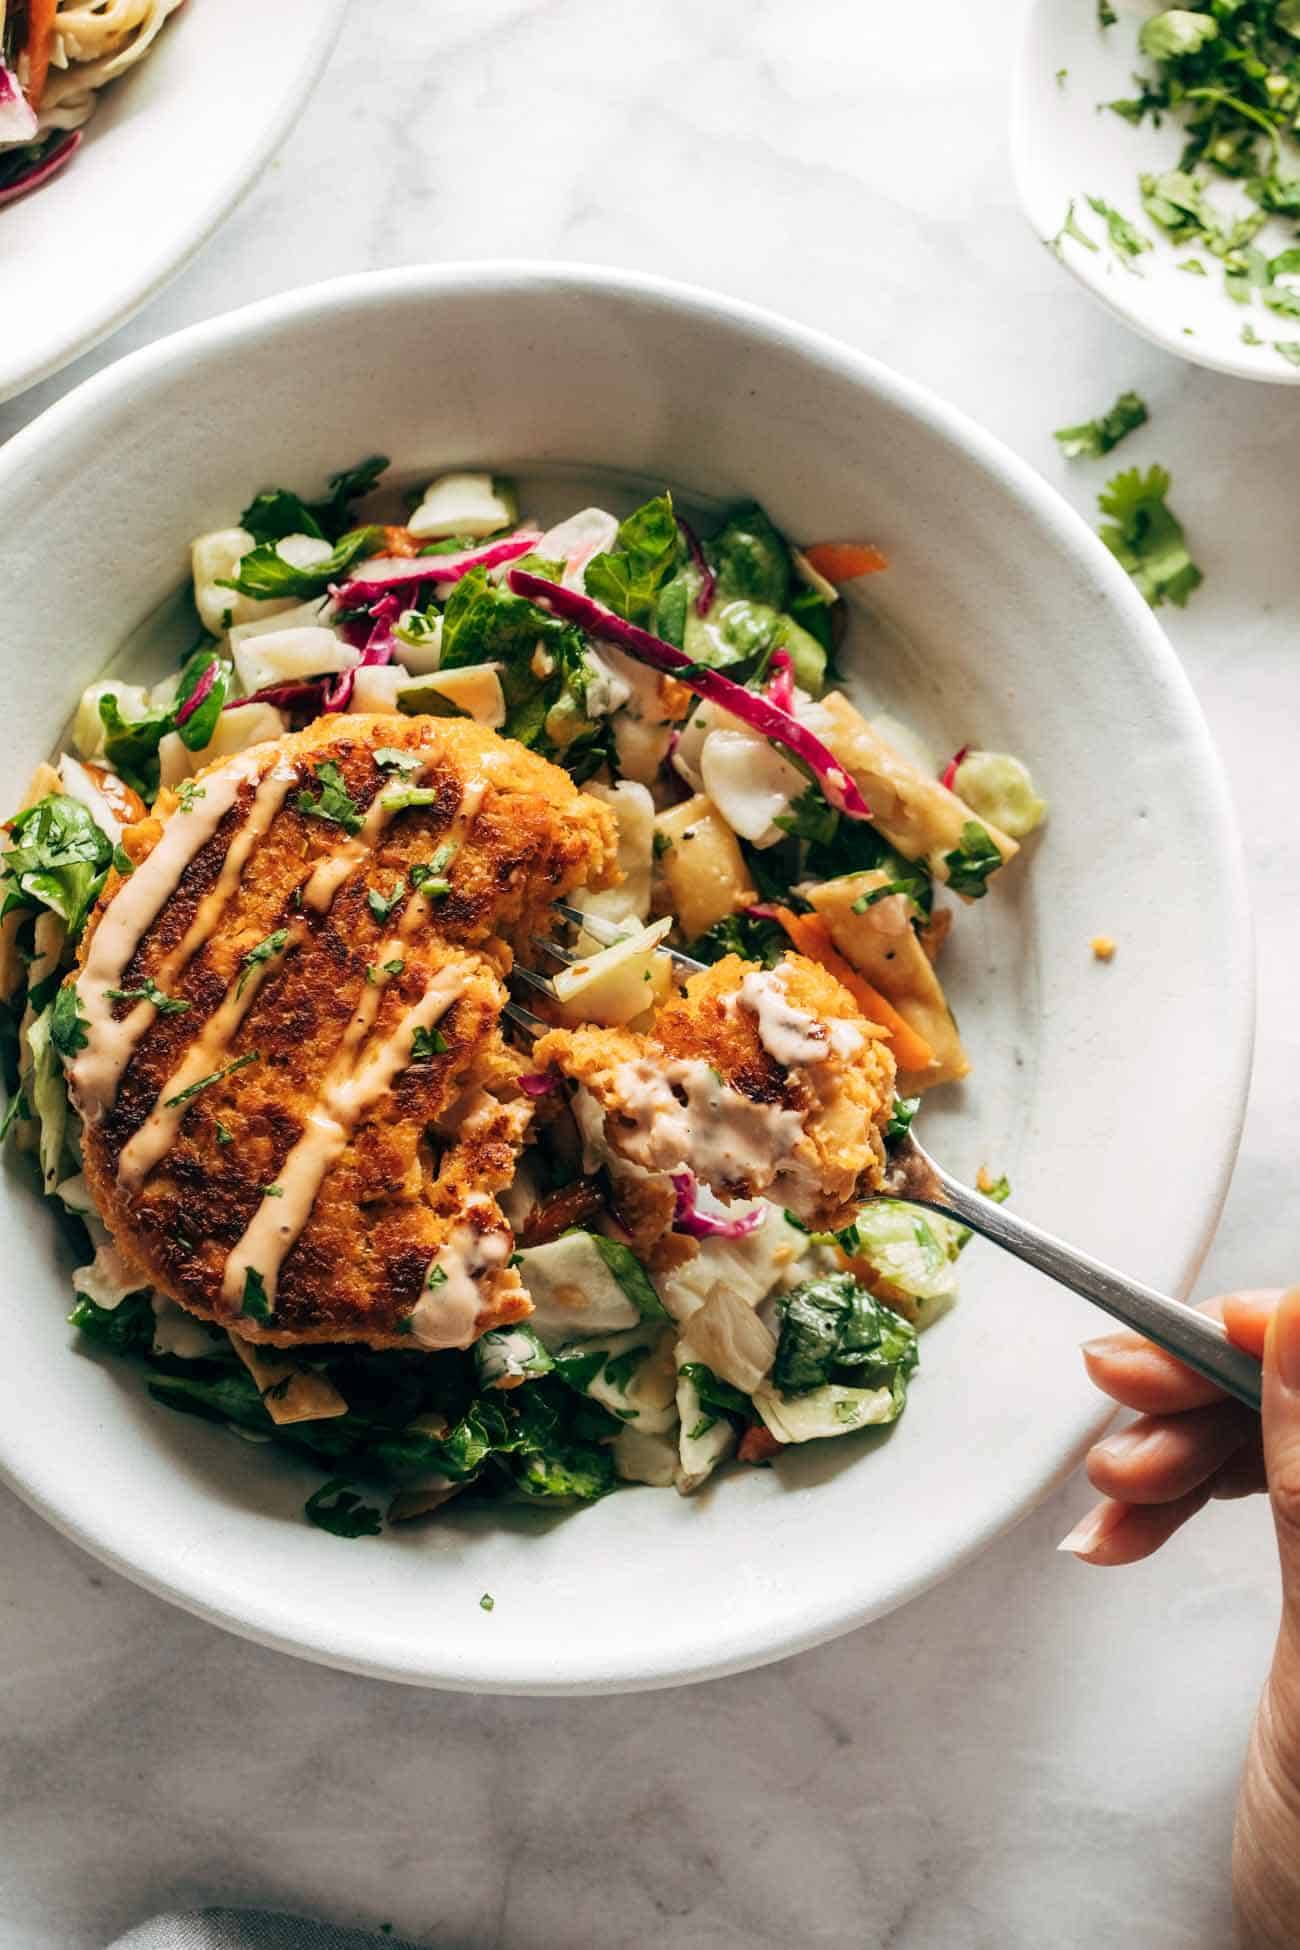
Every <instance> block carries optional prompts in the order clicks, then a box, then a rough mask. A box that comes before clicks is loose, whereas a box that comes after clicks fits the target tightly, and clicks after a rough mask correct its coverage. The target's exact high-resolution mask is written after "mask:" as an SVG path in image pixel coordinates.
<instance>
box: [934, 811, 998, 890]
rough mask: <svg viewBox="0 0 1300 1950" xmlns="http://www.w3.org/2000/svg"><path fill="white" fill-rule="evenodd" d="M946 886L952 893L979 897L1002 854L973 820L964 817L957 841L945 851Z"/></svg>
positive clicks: (977, 822) (986, 887)
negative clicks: (958, 840)
mask: <svg viewBox="0 0 1300 1950" xmlns="http://www.w3.org/2000/svg"><path fill="white" fill-rule="evenodd" d="M943 863H944V865H945V866H946V867H947V869H948V885H949V886H950V887H951V888H952V891H953V893H954V894H965V895H966V896H967V897H968V898H969V899H970V900H976V901H977V900H979V899H980V898H981V897H982V896H983V895H984V894H986V893H987V892H988V879H989V875H990V874H991V873H996V872H997V870H998V868H999V867H1000V866H1001V865H1002V855H1001V854H1000V853H999V852H998V849H997V847H996V846H995V845H994V844H993V841H992V840H991V839H990V838H989V835H988V833H987V832H986V831H985V829H984V827H983V826H981V825H980V823H979V821H978V820H977V819H968V820H967V821H966V823H965V825H964V826H963V827H962V829H961V843H960V845H959V846H956V847H954V848H953V850H952V852H951V853H945V854H944V856H943Z"/></svg>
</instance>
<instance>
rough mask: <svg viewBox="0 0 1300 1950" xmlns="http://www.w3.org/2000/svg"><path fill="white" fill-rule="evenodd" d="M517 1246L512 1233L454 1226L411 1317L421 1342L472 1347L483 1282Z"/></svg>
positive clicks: (431, 1264) (432, 1263)
mask: <svg viewBox="0 0 1300 1950" xmlns="http://www.w3.org/2000/svg"><path fill="white" fill-rule="evenodd" d="M484 1210H485V1213H487V1212H490V1211H491V1208H490V1207H485V1208H484ZM493 1216H495V1215H493ZM513 1245H514V1241H513V1237H512V1235H511V1234H510V1233H509V1232H476V1231H475V1230H474V1228H473V1226H472V1225H465V1224H462V1225H458V1226H455V1227H453V1229H452V1232H451V1235H450V1237H449V1238H447V1239H445V1240H444V1241H443V1243H442V1245H441V1246H440V1247H439V1248H438V1251H437V1252H436V1253H435V1255H434V1257H433V1259H432V1260H431V1261H430V1262H429V1271H428V1273H427V1274H426V1276H425V1283H424V1289H423V1291H422V1292H421V1294H420V1297H419V1299H418V1300H417V1301H416V1303H415V1306H414V1307H413V1308H412V1310H411V1313H410V1314H409V1316H408V1318H409V1320H410V1323H411V1335H412V1338H413V1339H414V1340H415V1342H416V1344H417V1346H419V1347H469V1346H470V1344H471V1343H472V1341H473V1340H474V1337H475V1335H474V1330H475V1327H476V1326H477V1324H478V1316H479V1309H480V1306H481V1301H480V1298H479V1289H478V1282H479V1281H480V1280H481V1279H482V1278H483V1276H484V1274H486V1273H495V1272H497V1271H498V1270H499V1269H500V1268H501V1267H502V1266H504V1265H505V1263H506V1261H507V1260H508V1259H509V1257H510V1254H511V1251H512V1250H513ZM437 1273H441V1274H442V1275H443V1277H442V1278H441V1279H439V1280H435V1281H434V1284H433V1285H432V1286H431V1285H430V1284H429V1281H430V1279H433V1276H434V1275H435V1274H437Z"/></svg>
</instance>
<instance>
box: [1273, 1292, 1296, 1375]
mask: <svg viewBox="0 0 1300 1950" xmlns="http://www.w3.org/2000/svg"><path fill="white" fill-rule="evenodd" d="M1268 1338H1269V1344H1270V1346H1269V1351H1270V1353H1271V1355H1272V1359H1273V1362H1274V1364H1275V1366H1276V1368H1277V1372H1278V1377H1279V1379H1280V1380H1281V1382H1282V1385H1283V1387H1284V1388H1292V1389H1295V1390H1297V1391H1300V1287H1295V1286H1293V1287H1288V1288H1287V1290H1286V1292H1285V1293H1284V1294H1283V1295H1282V1298H1281V1299H1280V1300H1279V1301H1278V1303H1277V1312H1276V1313H1275V1314H1274V1315H1273V1319H1272V1321H1271V1323H1270V1325H1269V1330H1268Z"/></svg>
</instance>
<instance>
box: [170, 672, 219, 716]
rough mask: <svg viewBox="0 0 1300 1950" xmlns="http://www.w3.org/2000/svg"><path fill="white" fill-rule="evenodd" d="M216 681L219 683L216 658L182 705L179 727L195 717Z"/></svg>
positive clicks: (178, 712)
mask: <svg viewBox="0 0 1300 1950" xmlns="http://www.w3.org/2000/svg"><path fill="white" fill-rule="evenodd" d="M216 681H217V660H216V658H215V657H214V658H213V659H212V662H211V663H210V664H209V665H208V667H207V669H206V670H205V671H204V672H203V675H202V676H201V677H200V678H199V681H198V683H197V684H196V685H195V686H194V689H193V690H192V691H191V692H190V694H189V696H188V697H187V698H186V700H185V702H184V704H182V705H181V707H180V709H179V710H178V711H177V713H176V722H177V724H178V725H183V724H184V723H185V720H186V719H187V718H192V717H193V716H194V713H195V712H196V711H197V710H198V708H199V706H200V704H202V702H203V700H204V698H205V697H206V696H207V694H208V692H209V691H210V690H211V689H212V686H213V685H214V684H215V683H216Z"/></svg>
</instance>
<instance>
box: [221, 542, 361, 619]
mask: <svg viewBox="0 0 1300 1950" xmlns="http://www.w3.org/2000/svg"><path fill="white" fill-rule="evenodd" d="M383 540H384V531H383V529H382V528H376V527H369V528H353V529H350V530H349V532H348V533H347V534H346V535H341V536H340V537H339V539H338V541H337V542H336V543H335V545H334V549H333V552H332V553H331V554H329V555H327V556H325V557H324V558H323V559H322V560H321V561H319V562H313V563H312V564H311V566H310V568H306V569H299V568H295V566H294V564H293V563H292V562H290V561H287V560H286V558H285V557H284V556H283V555H281V553H280V547H279V543H278V542H259V543H258V545H257V547H256V548H253V549H250V550H249V552H248V554H247V555H245V556H244V557H243V558H242V560H241V561H240V564H239V573H238V574H237V575H233V576H218V577H217V585H218V587H219V588H222V589H237V590H238V591H239V593H240V595H241V596H252V597H253V598H254V599H255V600H256V601H258V602H268V601H269V600H270V599H271V598H272V597H280V596H293V597H296V598H297V600H298V601H299V602H303V603H305V602H306V601H307V600H308V599H309V598H310V597H312V596H323V595H324V594H325V592H326V590H327V589H328V588H329V585H330V584H331V582H337V581H338V580H339V578H340V577H341V576H342V575H343V574H344V572H345V571H346V570H348V569H350V568H351V567H352V565H353V563H355V562H356V561H358V560H359V558H360V557H362V556H365V555H374V554H375V552H376V551H377V550H378V549H379V548H381V547H382V545H383Z"/></svg>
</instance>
